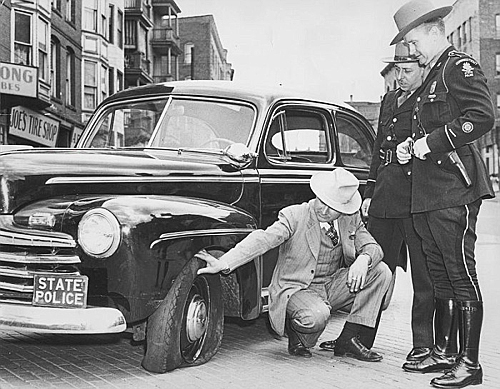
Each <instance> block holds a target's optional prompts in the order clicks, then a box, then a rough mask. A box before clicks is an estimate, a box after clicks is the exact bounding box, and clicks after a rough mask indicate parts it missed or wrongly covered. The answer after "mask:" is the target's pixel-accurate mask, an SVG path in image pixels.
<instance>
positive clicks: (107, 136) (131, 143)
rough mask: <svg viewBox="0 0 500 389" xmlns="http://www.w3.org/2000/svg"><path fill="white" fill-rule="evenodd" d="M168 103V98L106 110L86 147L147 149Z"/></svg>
mask: <svg viewBox="0 0 500 389" xmlns="http://www.w3.org/2000/svg"><path fill="white" fill-rule="evenodd" d="M166 103H167V99H162V100H154V101H147V102H139V103H128V104H126V105H120V106H118V107H115V108H113V109H109V110H107V111H106V112H105V113H104V114H103V115H102V116H101V118H100V120H99V121H98V123H97V126H96V127H97V130H96V131H94V133H93V137H92V139H91V140H90V142H89V144H88V146H87V147H90V148H102V147H114V146H116V147H144V146H145V145H147V144H148V142H149V139H150V138H151V134H152V133H153V130H154V129H155V126H156V124H157V123H158V120H159V119H160V117H161V114H162V112H163V109H164V108H165V105H166Z"/></svg>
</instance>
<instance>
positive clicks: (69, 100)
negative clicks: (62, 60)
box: [65, 47, 75, 107]
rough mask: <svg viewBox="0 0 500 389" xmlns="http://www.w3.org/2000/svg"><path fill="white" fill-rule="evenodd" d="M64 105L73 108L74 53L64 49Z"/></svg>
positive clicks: (69, 49) (71, 50)
mask: <svg viewBox="0 0 500 389" xmlns="http://www.w3.org/2000/svg"><path fill="white" fill-rule="evenodd" d="M65 92H66V105H69V106H71V107H74V106H75V52H74V51H73V49H72V48H71V47H68V48H67V49H66V88H65Z"/></svg>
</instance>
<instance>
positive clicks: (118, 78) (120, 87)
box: [116, 70, 123, 91]
mask: <svg viewBox="0 0 500 389" xmlns="http://www.w3.org/2000/svg"><path fill="white" fill-rule="evenodd" d="M116 83H117V86H118V91H121V90H123V73H122V72H120V71H119V70H117V71H116Z"/></svg>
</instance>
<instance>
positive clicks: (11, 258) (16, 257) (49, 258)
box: [0, 252, 81, 265]
mask: <svg viewBox="0 0 500 389" xmlns="http://www.w3.org/2000/svg"><path fill="white" fill-rule="evenodd" d="M0 260H1V261H5V262H15V263H24V264H27V263H34V264H42V263H43V264H45V263H48V264H58V265H59V264H63V265H72V264H77V263H81V260H80V257H78V256H77V255H57V254H56V255H50V254H47V255H37V254H16V253H7V252H0Z"/></svg>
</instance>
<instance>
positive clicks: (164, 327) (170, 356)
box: [142, 252, 224, 373]
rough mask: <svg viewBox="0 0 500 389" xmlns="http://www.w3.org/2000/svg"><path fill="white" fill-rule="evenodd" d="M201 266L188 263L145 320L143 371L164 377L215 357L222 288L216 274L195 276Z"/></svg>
mask: <svg viewBox="0 0 500 389" xmlns="http://www.w3.org/2000/svg"><path fill="white" fill-rule="evenodd" d="M217 254H218V255H217ZM212 255H215V256H220V253H213V252H212ZM203 266H204V262H203V261H201V260H199V259H196V258H193V259H192V260H190V261H189V262H188V263H187V264H186V265H185V266H184V268H183V269H182V271H181V273H180V274H179V275H178V277H177V279H176V280H175V282H174V284H173V285H172V287H171V289H170V290H169V292H168V294H167V296H166V297H165V299H164V300H163V302H162V303H161V305H160V306H159V307H158V309H157V310H156V311H155V312H154V313H153V314H152V315H151V316H150V317H149V319H148V324H147V337H146V354H145V355H144V359H143V360H142V366H143V367H144V368H145V369H146V370H149V371H152V372H155V373H165V372H167V371H171V370H174V369H176V368H177V367H183V366H196V365H201V364H203V363H205V362H207V361H209V360H210V359H211V358H212V357H213V356H214V355H215V354H216V353H217V350H218V349H219V347H220V344H221V341H222V334H223V331H224V306H223V301H222V287H221V282H220V276H219V275H218V274H213V275H207V274H203V275H200V276H198V275H197V274H196V272H197V270H198V269H199V268H200V267H203Z"/></svg>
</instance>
